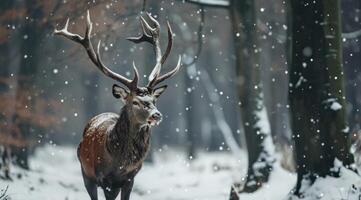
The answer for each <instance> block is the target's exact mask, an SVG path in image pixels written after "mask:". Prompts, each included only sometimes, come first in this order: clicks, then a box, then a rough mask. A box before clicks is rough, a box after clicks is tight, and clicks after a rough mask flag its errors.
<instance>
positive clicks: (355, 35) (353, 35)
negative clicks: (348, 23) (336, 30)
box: [342, 30, 361, 39]
mask: <svg viewBox="0 0 361 200" xmlns="http://www.w3.org/2000/svg"><path fill="white" fill-rule="evenodd" d="M360 36H361V30H358V31H354V32H350V33H342V37H343V38H346V39H355V38H358V37H360Z"/></svg>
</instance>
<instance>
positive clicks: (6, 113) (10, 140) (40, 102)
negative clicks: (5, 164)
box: [0, 78, 61, 147]
mask: <svg viewBox="0 0 361 200" xmlns="http://www.w3.org/2000/svg"><path fill="white" fill-rule="evenodd" d="M4 83H6V85H8V86H9V85H11V81H9V79H6V78H0V84H4ZM36 94H37V93H36V92H35V91H33V90H28V89H18V94H17V95H16V97H15V94H14V92H12V91H11V90H9V91H7V92H2V93H0V99H1V101H0V111H1V113H0V144H3V145H12V146H17V147H22V146H29V145H30V146H31V145H34V144H35V141H34V140H33V139H31V138H30V140H29V139H28V138H29V137H27V139H25V137H24V136H26V135H27V134H28V133H22V132H21V129H20V127H21V126H22V125H24V124H26V125H30V126H31V127H34V128H44V129H46V128H50V127H55V128H57V127H58V125H59V124H60V118H59V117H58V116H57V115H56V114H57V112H58V111H60V109H61V104H60V102H58V101H55V100H53V99H47V98H44V97H39V96H37V95H36Z"/></svg>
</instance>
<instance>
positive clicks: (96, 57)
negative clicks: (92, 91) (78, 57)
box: [54, 10, 138, 89]
mask: <svg viewBox="0 0 361 200" xmlns="http://www.w3.org/2000/svg"><path fill="white" fill-rule="evenodd" d="M68 26H69V19H67V21H66V24H65V26H64V28H63V29H61V30H57V29H55V31H54V34H55V35H61V36H64V37H66V38H68V39H70V40H72V41H74V42H76V43H79V44H81V45H82V46H83V47H84V48H85V49H86V51H87V53H88V56H89V58H90V60H91V61H92V62H93V63H94V64H95V66H96V67H97V68H98V69H99V70H100V71H102V72H103V73H104V74H105V75H106V76H108V77H110V78H112V79H114V80H116V81H119V82H121V83H122V84H124V85H125V86H127V87H128V88H129V89H132V88H133V87H134V85H133V83H135V82H136V83H137V82H138V80H136V81H134V80H133V81H132V80H129V79H127V78H125V77H124V76H122V75H120V74H117V73H115V72H113V71H112V70H110V69H109V68H108V67H106V66H105V65H104V64H103V62H102V60H101V57H100V44H101V41H100V40H99V42H98V46H97V52H95V51H94V48H93V44H92V42H91V31H92V27H93V26H92V22H91V20H90V13H89V10H88V11H87V24H86V30H85V35H84V37H81V36H80V35H78V34H74V33H71V32H69V31H68ZM136 77H137V75H135V77H134V78H136Z"/></svg>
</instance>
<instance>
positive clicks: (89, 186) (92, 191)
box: [81, 169, 98, 200]
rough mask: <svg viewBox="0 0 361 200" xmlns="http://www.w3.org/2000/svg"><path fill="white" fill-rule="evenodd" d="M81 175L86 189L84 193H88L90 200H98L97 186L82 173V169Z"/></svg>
mask: <svg viewBox="0 0 361 200" xmlns="http://www.w3.org/2000/svg"><path fill="white" fill-rule="evenodd" d="M81 172H82V174H83V180H84V185H85V188H86V191H87V192H88V194H89V196H90V199H91V200H98V191H97V184H96V182H95V181H93V180H92V179H90V178H88V177H87V176H86V175H85V174H84V172H83V169H82V170H81Z"/></svg>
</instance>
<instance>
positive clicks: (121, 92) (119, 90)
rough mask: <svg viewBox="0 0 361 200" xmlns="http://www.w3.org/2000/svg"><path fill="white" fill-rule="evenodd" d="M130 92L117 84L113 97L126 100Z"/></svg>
mask: <svg viewBox="0 0 361 200" xmlns="http://www.w3.org/2000/svg"><path fill="white" fill-rule="evenodd" d="M128 94H129V92H128V90H127V89H125V88H123V87H120V86H119V85H117V84H114V85H113V96H114V97H115V98H117V99H119V98H121V99H122V100H125V99H126V98H127V96H128Z"/></svg>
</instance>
